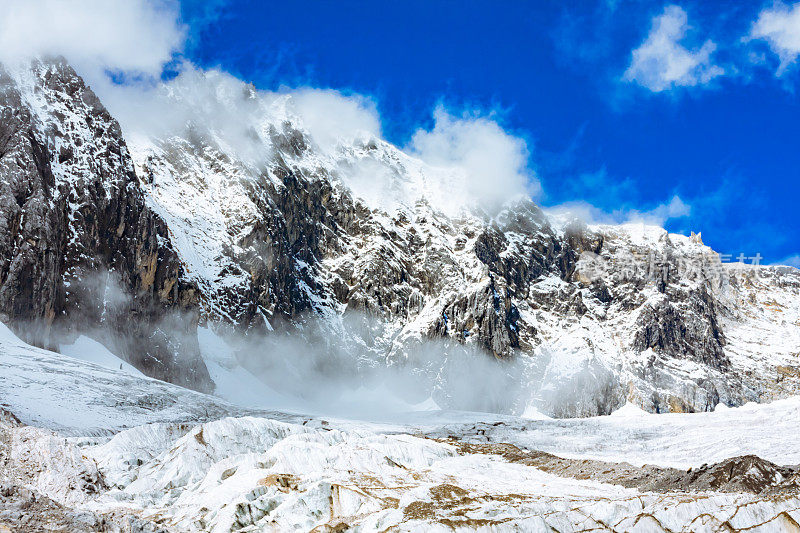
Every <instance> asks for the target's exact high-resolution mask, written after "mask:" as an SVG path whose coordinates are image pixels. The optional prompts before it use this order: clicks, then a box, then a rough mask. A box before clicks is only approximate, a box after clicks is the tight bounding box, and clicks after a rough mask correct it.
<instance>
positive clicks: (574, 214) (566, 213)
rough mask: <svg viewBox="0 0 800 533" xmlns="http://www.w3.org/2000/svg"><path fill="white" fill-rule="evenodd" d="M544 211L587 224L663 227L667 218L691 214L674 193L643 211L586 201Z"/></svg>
mask: <svg viewBox="0 0 800 533" xmlns="http://www.w3.org/2000/svg"><path fill="white" fill-rule="evenodd" d="M546 212H547V213H548V214H550V215H551V216H554V217H555V218H556V219H557V220H561V221H562V222H566V221H569V220H570V219H572V218H579V219H581V220H583V221H585V222H586V223H587V224H630V223H641V224H647V225H651V226H661V227H663V226H664V224H666V223H667V221H669V220H673V219H676V218H683V217H688V216H689V215H690V214H691V206H690V205H689V204H687V203H686V202H684V201H683V200H681V198H680V197H679V196H678V195H675V196H673V197H672V198H671V199H670V200H669V201H668V202H665V203H662V204H659V205H657V206H656V207H654V208H652V209H648V210H645V211H640V210H638V209H617V210H614V211H611V212H608V211H603V210H602V209H600V208H598V207H595V206H593V205H591V204H589V203H588V202H583V201H578V202H568V203H564V204H561V205H557V206H553V207H548V208H547V209H546Z"/></svg>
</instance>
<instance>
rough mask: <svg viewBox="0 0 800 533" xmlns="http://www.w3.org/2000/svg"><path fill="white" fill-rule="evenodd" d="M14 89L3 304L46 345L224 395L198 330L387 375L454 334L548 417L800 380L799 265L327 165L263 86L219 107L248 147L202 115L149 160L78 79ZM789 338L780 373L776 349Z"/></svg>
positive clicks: (397, 175)
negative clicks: (451, 195) (226, 330)
mask: <svg viewBox="0 0 800 533" xmlns="http://www.w3.org/2000/svg"><path fill="white" fill-rule="evenodd" d="M4 79H5V80H6V81H5V83H4V84H3V86H4V87H5V89H4V93H3V100H2V106H0V107H2V109H4V110H5V111H3V113H5V115H4V116H7V117H8V118H7V119H5V120H4V121H3V124H2V126H0V165H2V166H0V171H2V173H3V176H4V180H3V182H2V184H0V227H2V228H3V229H6V230H7V231H4V232H3V234H2V235H0V251H2V252H3V257H2V258H0V310H2V312H3V313H5V314H6V316H7V317H8V318H10V319H11V320H12V322H15V323H16V324H17V330H18V331H19V332H20V333H21V334H22V335H26V336H27V338H28V339H33V340H35V341H36V342H37V343H39V344H47V343H48V342H51V341H49V340H48V339H49V336H51V335H52V334H53V332H58V333H61V330H63V331H66V332H67V334H71V332H73V331H74V329H75V327H74V324H75V323H76V320H77V321H81V322H82V323H84V324H85V325H88V326H90V327H92V328H98V329H100V330H102V331H104V332H106V333H104V335H106V334H107V335H108V337H107V338H105V339H104V342H106V343H107V344H108V345H110V346H112V349H113V350H114V351H117V352H118V353H120V355H122V356H123V357H125V358H126V359H128V360H130V361H131V362H133V363H134V364H136V365H137V366H139V367H140V368H143V369H145V370H146V371H147V372H148V373H149V374H150V375H154V376H157V377H161V378H163V379H169V380H178V381H180V380H185V381H184V382H185V384H189V385H191V386H195V387H198V388H202V387H204V386H207V384H208V377H207V374H206V373H205V370H204V367H203V364H202V361H200V360H199V357H198V356H197V346H196V345H197V340H196V335H195V328H196V326H197V323H198V318H199V319H200V320H204V321H209V322H214V323H225V324H227V325H229V326H231V327H232V329H234V330H236V331H238V332H239V333H243V334H246V335H252V336H253V337H256V336H257V335H261V334H266V333H267V332H269V331H270V330H272V329H279V330H286V331H289V332H291V333H293V334H297V335H299V336H300V337H309V336H311V335H314V336H315V337H317V338H323V339H325V338H327V340H326V341H325V342H324V343H323V344H324V345H326V346H335V345H337V344H344V345H346V346H347V347H348V348H347V353H348V354H349V355H350V356H351V357H353V358H354V360H356V361H362V360H363V361H369V362H370V364H382V363H387V362H388V363H389V364H392V365H398V364H403V362H404V361H410V360H413V353H412V352H413V351H414V350H416V349H417V348H418V347H419V346H421V345H422V343H424V342H425V341H426V340H430V339H433V340H435V341H436V342H440V343H441V344H437V345H436V346H437V347H438V348H437V349H440V351H441V352H442V358H444V359H446V358H447V354H446V353H445V352H447V350H449V349H450V348H442V347H454V346H463V347H465V348H469V349H472V348H474V349H475V351H476V353H482V354H483V355H485V356H487V358H488V359H496V360H498V361H500V362H508V361H520V362H522V365H521V367H522V368H523V370H520V371H519V372H518V374H519V375H518V380H519V381H520V382H521V383H524V384H525V386H526V387H529V388H530V389H531V390H530V394H529V397H530V398H531V402H534V403H536V402H538V404H537V405H538V407H540V408H542V409H543V410H545V411H548V412H550V413H551V414H558V415H559V416H583V415H592V414H602V413H608V412H610V411H611V410H613V409H615V408H616V407H619V406H620V405H621V404H622V403H623V402H625V401H626V400H628V401H633V402H635V403H637V404H639V405H641V406H642V407H644V408H645V409H648V410H650V411H656V412H660V411H692V410H709V409H713V408H714V407H715V406H716V405H717V404H718V403H720V402H721V403H726V404H729V405H739V404H742V403H744V402H747V401H750V400H759V399H766V398H775V397H781V396H782V395H785V394H787V393H788V391H793V390H797V389H798V388H799V387H800V371H797V372H795V371H794V370H793V369H797V368H800V361H797V357H796V354H797V353H800V326H798V324H800V322H798V320H800V308H799V306H797V305H795V303H794V302H795V301H796V300H797V298H798V296H800V282H797V280H796V279H795V278H796V277H797V276H796V272H795V271H792V272H784V271H782V270H776V269H770V268H760V269H759V270H758V273H759V275H758V276H755V277H754V276H752V275H750V274H747V275H744V276H742V275H740V274H742V273H743V272H745V271H744V270H742V269H740V268H732V266H731V265H724V264H722V263H721V262H720V260H719V258H718V256H716V255H715V254H714V252H713V251H712V250H711V249H709V248H708V247H706V246H704V245H703V244H702V242H701V241H700V240H699V239H698V238H696V237H684V236H680V235H670V234H668V233H667V232H666V231H664V230H662V229H660V228H654V227H647V226H643V225H638V224H634V225H627V226H596V225H593V226H588V225H587V224H585V223H582V222H579V221H577V220H561V219H560V218H557V217H556V218H554V217H552V216H550V215H548V214H546V213H545V212H544V211H543V210H542V209H541V208H540V207H538V206H537V205H536V204H535V203H534V202H533V201H531V200H528V199H518V200H515V201H510V202H508V203H506V204H505V205H504V206H502V208H500V209H495V210H493V211H491V212H486V211H485V210H483V209H481V208H480V207H479V206H478V205H462V206H460V207H459V208H458V209H447V208H445V207H443V206H442V204H441V202H437V200H436V198H437V196H436V194H435V192H436V188H435V187H432V186H431V183H433V182H436V180H440V181H442V180H443V181H444V182H445V183H447V184H450V185H453V184H455V183H457V182H458V176H457V175H452V174H449V173H450V170H449V169H439V168H434V167H431V166H429V165H426V164H425V163H424V162H422V161H420V160H418V159H415V158H413V157H411V156H409V155H408V154H407V153H405V152H403V151H401V150H399V149H397V148H396V147H394V146H392V145H391V144H389V143H386V142H384V141H382V140H379V139H375V138H369V139H355V140H346V139H343V140H340V142H339V143H338V144H337V145H336V146H335V147H334V148H324V149H323V148H321V147H320V146H318V145H317V144H316V143H315V141H314V138H313V137H312V135H311V134H310V133H309V132H308V131H307V130H306V129H305V126H304V124H303V121H302V120H301V119H300V118H299V117H298V116H297V115H295V114H293V112H292V111H291V106H290V97H284V96H282V97H280V98H276V99H275V100H274V101H268V102H267V101H261V100H260V99H261V98H262V96H260V95H259V94H258V93H257V92H256V91H255V90H254V89H253V88H252V87H249V86H242V87H240V88H239V89H234V90H233V91H234V92H233V93H231V94H226V95H223V96H220V94H222V93H224V91H225V90H230V87H229V86H226V87H227V89H226V88H223V87H220V88H219V91H222V93H219V92H218V93H217V96H218V97H219V98H220V99H221V100H223V101H224V102H223V104H224V105H228V104H230V102H237V101H239V100H241V101H243V102H244V103H245V104H246V109H247V110H248V115H247V116H248V117H249V118H248V119H247V120H249V121H250V122H248V123H247V124H243V125H242V129H243V130H244V134H243V135H241V137H242V138H243V139H245V140H244V141H242V139H237V141H236V142H233V141H232V140H231V139H229V138H228V135H229V133H230V132H229V131H228V130H226V129H225V128H222V127H220V128H217V125H216V124H214V123H213V120H212V119H208V120H209V121H208V123H206V122H203V120H202V117H197V120H194V117H193V120H191V121H189V122H188V123H187V124H186V125H185V127H183V129H180V128H179V129H178V130H176V131H173V132H171V133H168V134H164V133H161V134H159V135H154V136H151V137H147V136H142V135H139V136H137V137H136V138H135V140H134V141H132V144H130V147H129V145H128V144H127V143H126V141H125V139H123V136H122V134H121V132H120V129H119V126H118V125H117V124H116V122H115V121H114V120H113V119H112V118H111V117H110V116H109V114H108V112H107V111H106V110H105V109H104V108H103V106H102V105H101V104H100V103H99V102H98V101H97V99H96V97H95V96H94V94H93V93H92V92H91V91H90V90H89V89H88V88H86V87H85V86H84V84H83V82H82V81H80V78H79V77H77V76H76V75H75V74H74V72H73V71H72V70H71V69H70V68H69V67H68V66H67V65H65V64H64V63H63V62H51V63H37V64H35V65H34V68H33V69H32V70H30V72H29V74H26V75H25V76H21V75H20V74H16V75H13V76H12V75H8V74H6V75H5V78H4ZM192 94H193V93H191V91H190V92H188V93H186V94H184V93H181V90H180V87H173V90H171V91H170V93H169V98H171V100H170V102H171V103H172V104H174V105H175V106H182V105H185V104H186V103H187V102H186V101H185V99H190V98H192ZM223 104H221V105H223ZM234 116H239V115H236V114H234ZM229 127H230V125H227V126H226V128H229ZM229 141H230V142H229ZM242 142H245V143H246V144H247V146H245V147H242V146H240V144H241V143H242ZM129 148H130V155H129V151H128V150H129ZM356 178H358V179H361V180H367V181H368V182H370V185H371V186H378V187H379V189H380V194H378V195H375V194H366V193H364V191H362V190H359V188H358V184H359V182H358V180H357V179H356ZM373 182H374V183H373ZM367 193H369V191H367ZM95 280H97V281H95ZM111 280H114V281H113V283H112V282H111ZM109 287H121V288H122V290H121V291H110V290H109ZM117 293H119V294H117ZM120 295H122V297H119V296H120ZM773 302H774V303H773ZM352 317H356V318H355V319H354V318H352ZM793 317H796V318H793ZM350 322H355V323H359V324H362V326H360V327H357V328H353V327H350V326H349V325H348V324H349V323H350ZM23 324H24V326H23ZM107 332H112V334H108V333H107ZM753 332H757V333H753ZM779 334H780V336H782V337H781V338H784V339H787V340H785V341H782V342H779V343H778V342H776V341H773V345H771V348H774V350H773V352H772V353H771V355H770V356H769V357H766V356H764V355H763V354H762V351H763V350H762V348H759V347H758V344H757V342H755V341H754V339H753V336H754V335H757V336H758V337H759V338H760V337H761V336H762V335H767V338H773V339H774V338H776V337H777V336H779ZM770 336H771V337H770ZM339 337H342V338H339ZM141 339H147V340H146V341H142V340H141ZM336 339H338V341H337V340H336ZM339 341H341V342H339ZM504 364H505V363H504ZM178 369H188V371H189V377H188V378H185V377H183V376H182V374H181V373H180V372H178ZM778 369H782V370H778ZM433 374H434V376H435V374H436V373H435V372H433ZM179 376H180V377H179ZM525 407H526V406H525V405H517V406H515V409H521V408H525Z"/></svg>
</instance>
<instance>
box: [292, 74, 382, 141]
mask: <svg viewBox="0 0 800 533" xmlns="http://www.w3.org/2000/svg"><path fill="white" fill-rule="evenodd" d="M288 94H290V95H291V106H292V109H293V111H294V112H295V113H297V115H299V116H300V118H301V119H302V121H303V125H304V126H305V127H306V129H307V130H308V131H309V133H310V134H311V136H312V137H313V138H314V141H315V142H316V143H317V144H318V145H319V146H320V147H321V148H323V149H324V150H330V149H332V148H334V147H335V146H336V145H337V143H338V142H339V141H345V142H352V141H353V139H356V138H362V137H367V138H369V137H378V138H380V136H381V123H380V117H379V116H378V110H377V107H376V106H375V102H374V101H373V100H372V99H370V98H367V97H365V96H362V95H358V94H354V95H349V96H346V95H343V94H342V93H340V92H339V91H335V90H332V89H312V88H307V87H306V88H300V89H294V90H288Z"/></svg>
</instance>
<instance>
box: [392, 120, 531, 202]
mask: <svg viewBox="0 0 800 533" xmlns="http://www.w3.org/2000/svg"><path fill="white" fill-rule="evenodd" d="M434 120H435V122H434V127H433V129H431V130H424V129H418V130H417V131H416V133H414V135H413V137H412V138H411V142H410V143H409V146H408V147H407V150H408V151H409V153H411V154H412V155H414V156H416V157H419V158H420V159H422V160H423V161H425V162H426V163H428V164H429V165H431V166H434V167H443V168H450V169H454V170H456V171H457V172H458V173H459V175H460V180H458V182H456V183H452V184H451V186H452V188H451V189H450V190H449V191H447V194H449V195H451V196H453V197H455V196H465V197H467V198H472V199H478V200H479V201H480V203H481V204H482V205H484V206H487V207H493V206H496V205H498V204H501V203H502V202H504V201H506V200H508V199H510V198H513V197H515V196H518V195H528V196H532V197H536V196H538V195H539V193H540V192H541V187H540V184H539V181H538V180H537V179H536V177H535V175H534V172H533V171H532V170H531V169H530V168H529V167H528V157H529V151H528V147H527V144H526V142H525V141H524V140H523V139H522V138H520V137H516V136H513V135H511V134H509V133H507V132H506V131H505V130H503V128H501V127H500V126H499V125H498V124H497V122H495V121H494V120H491V119H489V118H486V117H480V116H469V115H467V116H463V117H460V118H459V117H455V116H453V115H451V114H450V113H448V112H447V111H445V110H444V109H443V108H442V107H439V108H437V109H436V110H435V112H434Z"/></svg>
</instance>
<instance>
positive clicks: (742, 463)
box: [444, 440, 800, 495]
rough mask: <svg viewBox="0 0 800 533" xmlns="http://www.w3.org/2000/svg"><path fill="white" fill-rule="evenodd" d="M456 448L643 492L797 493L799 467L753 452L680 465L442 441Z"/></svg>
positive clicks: (503, 444) (507, 446)
mask: <svg viewBox="0 0 800 533" xmlns="http://www.w3.org/2000/svg"><path fill="white" fill-rule="evenodd" d="M444 442H448V443H450V444H455V445H456V446H457V447H458V448H459V450H460V451H461V453H465V454H474V453H484V454H492V455H499V456H501V457H503V458H504V459H506V460H507V461H510V462H512V463H519V464H524V465H527V466H532V467H535V468H538V469H540V470H543V471H545V472H547V473H549V474H554V475H557V476H562V477H571V478H575V479H589V480H592V481H599V482H602V483H611V484H614V485H622V486H623V487H627V488H636V489H639V490H641V491H647V492H662V493H666V492H735V493H741V492H749V493H752V494H764V495H778V494H782V495H787V494H791V495H794V494H797V493H798V492H800V468H798V467H796V466H778V465H776V464H774V463H771V462H769V461H766V460H764V459H761V458H760V457H758V456H755V455H744V456H738V457H731V458H730V459H726V460H724V461H721V462H719V463H714V464H711V465H708V464H704V465H702V466H701V467H699V468H690V469H688V470H679V469H677V468H664V467H659V466H653V465H644V466H642V467H635V466H633V465H630V464H628V463H611V462H607V461H598V460H593V459H565V458H562V457H558V456H556V455H553V454H550V453H545V452H540V451H524V450H521V449H520V448H518V447H517V446H514V445H513V444H505V443H487V444H472V443H466V442H458V441H452V440H445V441H444Z"/></svg>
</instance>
